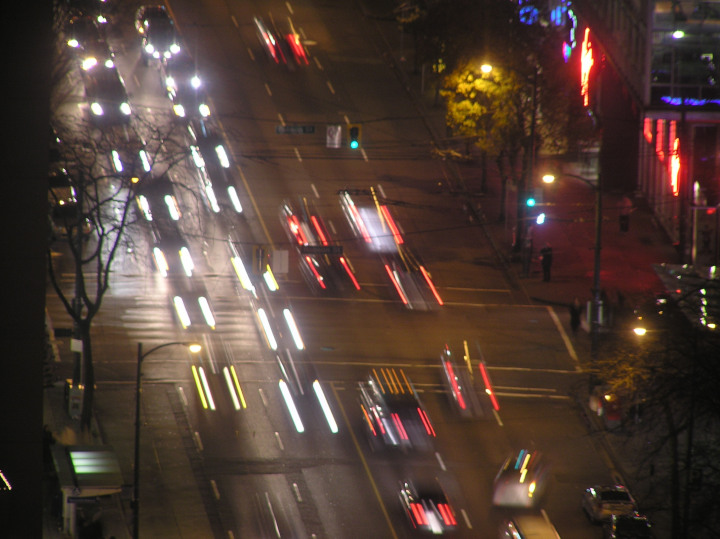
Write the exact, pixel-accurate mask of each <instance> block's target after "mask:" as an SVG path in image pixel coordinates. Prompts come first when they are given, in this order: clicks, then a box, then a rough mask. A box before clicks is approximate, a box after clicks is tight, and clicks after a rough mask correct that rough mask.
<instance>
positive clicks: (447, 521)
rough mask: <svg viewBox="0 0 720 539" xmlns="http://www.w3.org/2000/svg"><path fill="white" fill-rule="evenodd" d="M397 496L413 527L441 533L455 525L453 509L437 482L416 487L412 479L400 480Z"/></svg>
mask: <svg viewBox="0 0 720 539" xmlns="http://www.w3.org/2000/svg"><path fill="white" fill-rule="evenodd" d="M398 496H399V498H400V505H401V506H402V508H403V509H404V511H405V514H406V515H407V517H408V520H409V521H410V523H411V524H412V526H413V528H415V529H417V530H420V531H423V532H428V533H432V534H433V535H441V534H444V533H447V532H451V531H453V530H454V529H455V528H456V527H457V519H456V518H455V511H453V508H452V507H451V506H450V503H449V502H448V499H447V496H446V495H445V492H443V489H442V488H441V486H440V485H439V484H434V485H431V486H430V487H425V488H416V487H415V485H414V484H413V483H412V481H401V482H400V493H399V495H398Z"/></svg>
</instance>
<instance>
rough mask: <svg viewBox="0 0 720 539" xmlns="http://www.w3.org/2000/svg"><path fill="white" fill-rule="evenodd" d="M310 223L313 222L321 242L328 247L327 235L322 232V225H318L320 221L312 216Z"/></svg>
mask: <svg viewBox="0 0 720 539" xmlns="http://www.w3.org/2000/svg"><path fill="white" fill-rule="evenodd" d="M310 221H312V224H313V226H314V227H315V230H317V233H318V236H320V242H321V243H322V244H323V245H327V244H328V242H327V239H326V238H325V234H324V233H323V231H322V227H321V226H320V223H318V220H317V219H316V218H315V216H314V215H311V216H310Z"/></svg>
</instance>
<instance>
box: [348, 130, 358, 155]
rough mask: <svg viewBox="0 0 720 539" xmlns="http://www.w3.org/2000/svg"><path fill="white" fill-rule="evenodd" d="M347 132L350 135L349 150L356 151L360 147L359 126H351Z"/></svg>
mask: <svg viewBox="0 0 720 539" xmlns="http://www.w3.org/2000/svg"><path fill="white" fill-rule="evenodd" d="M348 132H349V134H350V148H352V149H353V150H357V149H358V148H359V147H360V126H359V125H351V126H350V128H349V130H348Z"/></svg>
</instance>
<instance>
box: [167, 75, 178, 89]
mask: <svg viewBox="0 0 720 539" xmlns="http://www.w3.org/2000/svg"><path fill="white" fill-rule="evenodd" d="M165 86H166V87H168V88H171V89H173V90H175V89H176V88H177V86H176V85H175V79H174V78H173V77H166V78H165Z"/></svg>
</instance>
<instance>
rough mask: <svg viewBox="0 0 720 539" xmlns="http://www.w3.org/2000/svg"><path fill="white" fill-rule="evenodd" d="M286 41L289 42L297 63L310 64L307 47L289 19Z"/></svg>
mask: <svg viewBox="0 0 720 539" xmlns="http://www.w3.org/2000/svg"><path fill="white" fill-rule="evenodd" d="M284 37H285V42H286V43H287V46H288V49H289V51H290V54H291V55H292V58H293V60H295V63H296V64H297V65H308V64H309V63H310V62H309V60H308V57H307V52H306V51H305V47H304V46H303V44H302V41H300V34H298V33H297V31H296V30H295V26H294V25H293V23H292V20H290V19H288V29H287V31H286V32H285V33H284Z"/></svg>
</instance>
